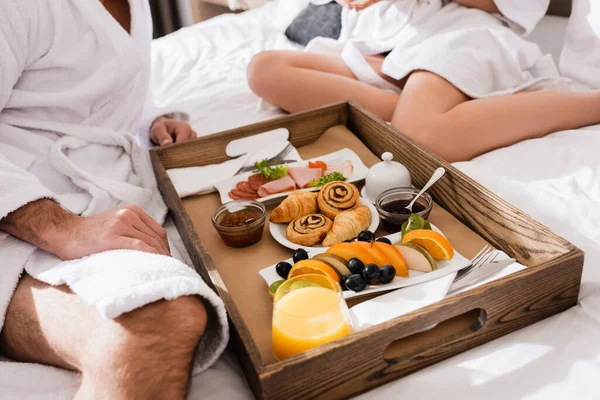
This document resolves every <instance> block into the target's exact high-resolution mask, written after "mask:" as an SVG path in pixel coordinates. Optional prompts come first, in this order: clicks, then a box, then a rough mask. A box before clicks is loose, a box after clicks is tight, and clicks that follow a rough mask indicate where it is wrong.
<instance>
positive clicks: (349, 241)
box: [344, 239, 354, 243]
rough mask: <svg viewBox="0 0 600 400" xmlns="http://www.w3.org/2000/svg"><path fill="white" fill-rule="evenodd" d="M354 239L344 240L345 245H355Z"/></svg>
mask: <svg viewBox="0 0 600 400" xmlns="http://www.w3.org/2000/svg"><path fill="white" fill-rule="evenodd" d="M353 242H354V239H348V240H344V243H353Z"/></svg>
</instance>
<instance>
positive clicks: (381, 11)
mask: <svg viewBox="0 0 600 400" xmlns="http://www.w3.org/2000/svg"><path fill="white" fill-rule="evenodd" d="M313 2H314V3H316V4H322V3H327V2H328V1H326V0H313ZM495 3H496V5H497V6H498V8H499V10H500V11H501V12H502V15H491V14H488V13H486V12H484V11H481V10H477V9H471V8H467V7H463V6H461V5H460V4H458V3H455V2H448V1H446V0H382V1H379V2H378V3H376V4H374V5H371V6H369V7H367V8H365V9H363V10H361V11H357V10H353V9H348V8H344V10H343V11H342V31H341V35H340V38H339V39H338V40H331V39H325V38H316V39H314V40H313V41H311V42H310V43H309V44H308V46H307V47H306V50H307V51H314V52H340V53H341V56H342V59H343V60H344V61H345V63H346V64H347V65H348V67H349V68H350V69H351V70H352V71H353V73H354V74H355V75H356V76H357V77H358V79H360V80H361V81H364V82H367V83H369V84H371V85H374V86H376V87H380V88H383V89H387V90H391V91H399V89H398V88H397V87H396V86H394V85H392V84H390V83H388V82H387V81H385V80H384V79H382V78H381V77H380V76H378V75H377V74H376V73H375V71H374V70H373V69H372V68H371V67H370V66H369V64H368V63H367V62H366V60H365V59H364V56H365V55H374V54H381V53H387V52H390V53H389V54H388V55H387V56H386V58H385V60H384V62H383V65H382V72H383V73H384V74H386V75H388V76H390V77H392V78H395V79H402V78H404V77H406V76H408V75H409V74H410V73H411V72H413V71H415V70H426V71H431V72H434V73H435V74H437V75H440V76H441V77H443V78H445V79H446V80H448V81H449V82H450V83H452V84H453V85H454V86H455V87H457V88H458V89H460V90H461V91H462V92H464V93H465V94H467V95H468V96H470V97H472V98H480V97H487V96H493V95H501V94H508V93H514V92H517V91H522V90H539V89H549V88H561V89H568V88H569V81H568V80H565V79H562V78H560V77H559V75H558V69H557V67H556V65H555V64H554V61H553V60H552V57H551V56H550V55H547V56H544V55H543V54H542V53H541V51H540V49H539V48H538V46H537V45H535V44H533V43H530V42H527V41H525V40H524V39H522V38H521V37H520V35H522V34H527V33H529V32H531V30H533V28H534V27H535V25H536V24H537V23H538V22H539V21H540V20H541V18H542V17H543V16H544V14H545V13H546V11H547V9H548V5H549V3H550V0H495Z"/></svg>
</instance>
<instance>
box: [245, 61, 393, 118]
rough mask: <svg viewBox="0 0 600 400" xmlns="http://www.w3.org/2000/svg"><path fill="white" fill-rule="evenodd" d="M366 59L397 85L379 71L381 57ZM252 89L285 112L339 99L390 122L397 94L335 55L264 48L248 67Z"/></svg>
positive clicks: (249, 82)
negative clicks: (359, 75) (360, 74)
mask: <svg viewBox="0 0 600 400" xmlns="http://www.w3.org/2000/svg"><path fill="white" fill-rule="evenodd" d="M367 61H368V62H369V64H370V65H371V67H373V69H374V70H375V71H377V72H378V73H379V74H380V76H382V77H384V79H386V80H388V82H392V83H393V84H396V85H397V86H398V87H401V85H402V82H398V81H395V80H392V79H391V78H389V77H386V76H384V75H383V74H381V64H382V62H383V58H379V57H369V58H367ZM248 84H249V85H250V88H251V89H252V91H253V92H254V93H255V94H256V95H258V96H260V97H261V98H263V99H265V100H266V101H268V102H269V103H272V104H274V105H276V106H278V107H281V108H283V109H284V110H286V111H289V112H299V111H305V110H308V109H311V108H316V107H320V106H323V105H325V104H331V103H336V102H339V101H354V102H356V103H357V104H360V105H361V106H362V107H364V108H366V109H367V110H369V111H371V112H372V113H374V114H376V115H377V116H379V117H380V118H383V119H384V120H386V121H390V120H391V118H392V115H393V113H394V109H395V107H396V103H397V102H398V98H399V94H397V93H391V92H388V91H386V90H382V89H378V88H376V87H373V86H371V85H368V84H366V83H364V82H360V81H358V80H357V79H356V77H355V76H354V74H353V73H352V71H351V70H350V69H349V68H348V67H347V66H346V64H345V63H344V62H343V61H342V59H341V58H340V57H339V56H332V55H324V54H315V53H304V52H297V51H266V52H263V53H259V54H257V55H256V56H255V57H254V58H253V59H252V61H251V62H250V65H249V66H248Z"/></svg>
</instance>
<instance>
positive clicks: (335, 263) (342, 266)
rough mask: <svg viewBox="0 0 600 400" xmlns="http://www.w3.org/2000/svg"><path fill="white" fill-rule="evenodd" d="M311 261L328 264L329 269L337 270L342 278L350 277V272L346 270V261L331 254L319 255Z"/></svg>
mask: <svg viewBox="0 0 600 400" xmlns="http://www.w3.org/2000/svg"><path fill="white" fill-rule="evenodd" d="M313 259H315V260H319V261H322V262H324V263H326V264H329V265H330V266H331V267H333V268H335V269H337V271H338V272H339V273H340V275H342V276H350V275H352V272H350V270H349V269H348V261H346V260H344V259H343V258H342V257H340V256H336V255H335V254H331V253H321V254H317V255H316V256H314V257H313Z"/></svg>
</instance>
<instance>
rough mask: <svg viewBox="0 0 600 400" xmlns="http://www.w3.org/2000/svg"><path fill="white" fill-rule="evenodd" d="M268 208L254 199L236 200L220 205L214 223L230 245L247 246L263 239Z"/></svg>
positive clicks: (214, 216)
mask: <svg viewBox="0 0 600 400" xmlns="http://www.w3.org/2000/svg"><path fill="white" fill-rule="evenodd" d="M266 215H267V210H266V208H265V206H264V204H262V203H259V202H258V201H254V200H235V201H230V202H229V203H225V204H223V205H222V206H220V207H218V208H217V209H216V210H215V212H214V213H213V215H212V223H213V226H214V227H215V229H216V230H217V232H218V233H219V236H221V239H223V242H224V243H225V244H226V245H227V246H230V247H246V246H250V245H253V244H254V243H256V242H258V241H259V240H260V239H262V236H263V231H264V227H265V220H266Z"/></svg>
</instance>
